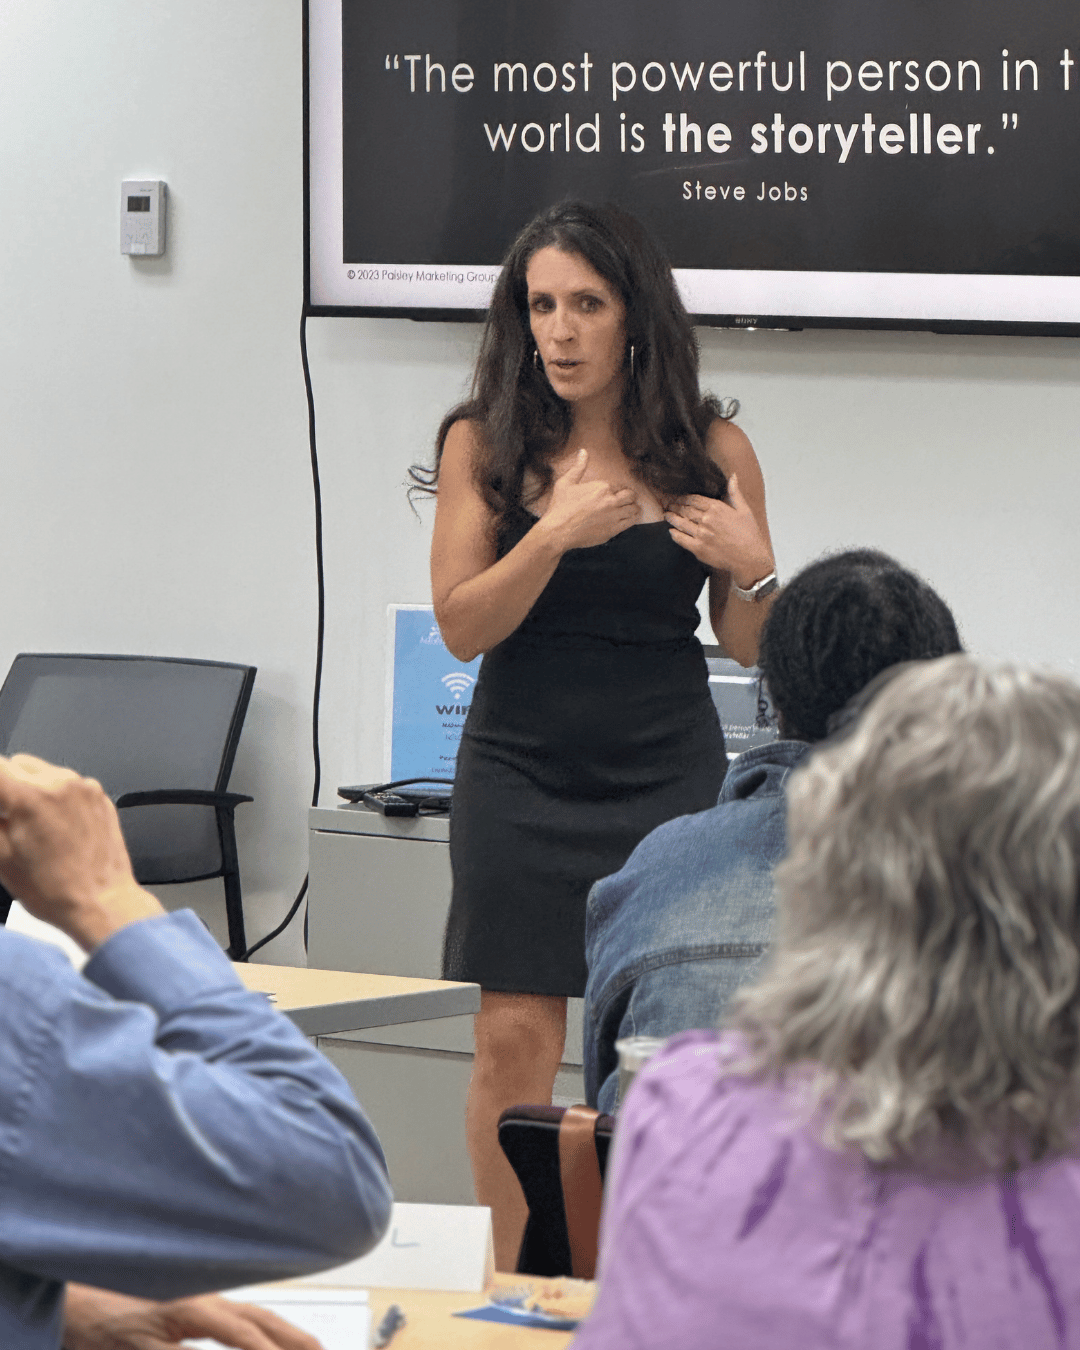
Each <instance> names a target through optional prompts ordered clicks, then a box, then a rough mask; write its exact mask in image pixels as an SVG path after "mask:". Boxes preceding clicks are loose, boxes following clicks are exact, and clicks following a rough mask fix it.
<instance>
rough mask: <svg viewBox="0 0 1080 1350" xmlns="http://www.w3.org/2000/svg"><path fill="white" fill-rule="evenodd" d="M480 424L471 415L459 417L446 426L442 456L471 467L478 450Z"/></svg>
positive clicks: (444, 458)
mask: <svg viewBox="0 0 1080 1350" xmlns="http://www.w3.org/2000/svg"><path fill="white" fill-rule="evenodd" d="M480 445H481V442H480V426H479V423H478V422H477V421H476V420H475V418H472V417H459V418H458V419H457V420H456V421H455V422H451V424H450V426H449V427H448V428H447V432H446V439H445V441H443V452H442V457H443V461H444V462H445V461H446V459H447V457H448V456H449V457H450V458H451V459H452V460H454V461H456V462H457V463H458V464H460V465H466V466H468V467H469V468H472V467H473V466H474V465H475V463H476V457H477V454H478V453H479V451H480Z"/></svg>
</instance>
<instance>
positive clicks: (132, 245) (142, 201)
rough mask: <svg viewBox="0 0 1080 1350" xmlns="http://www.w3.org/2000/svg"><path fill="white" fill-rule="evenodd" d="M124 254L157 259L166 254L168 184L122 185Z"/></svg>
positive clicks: (151, 181)
mask: <svg viewBox="0 0 1080 1350" xmlns="http://www.w3.org/2000/svg"><path fill="white" fill-rule="evenodd" d="M120 252H121V253H132V254H135V255H137V256H138V257H144V258H156V257H159V256H160V255H161V254H162V253H164V252H165V184H164V182H162V180H161V179H160V178H130V179H127V180H125V181H124V182H123V183H121V184H120Z"/></svg>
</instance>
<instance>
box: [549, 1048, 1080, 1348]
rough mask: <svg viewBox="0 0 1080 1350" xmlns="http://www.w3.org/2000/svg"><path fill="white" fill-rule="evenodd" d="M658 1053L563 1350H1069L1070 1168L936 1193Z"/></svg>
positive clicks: (1073, 1176) (920, 1178) (1072, 1308)
mask: <svg viewBox="0 0 1080 1350" xmlns="http://www.w3.org/2000/svg"><path fill="white" fill-rule="evenodd" d="M725 1043H726V1045H727V1046H728V1047H730V1046H731V1045H732V1044H733V1042H732V1041H731V1040H730V1039H728V1038H724V1040H723V1041H721V1039H720V1038H719V1037H718V1036H717V1035H716V1034H715V1033H712V1032H703V1031H691V1032H686V1033H684V1034H683V1035H680V1036H677V1037H674V1038H673V1039H672V1040H671V1041H670V1042H669V1043H668V1045H667V1046H666V1047H665V1049H664V1050H663V1051H662V1052H661V1053H660V1054H659V1055H658V1056H657V1057H656V1058H655V1059H653V1060H652V1061H651V1062H650V1064H649V1065H648V1066H647V1067H646V1068H645V1069H644V1070H643V1071H642V1072H641V1073H640V1074H639V1075H638V1079H637V1081H636V1082H635V1084H634V1087H633V1090H632V1091H631V1092H630V1094H629V1096H628V1097H627V1100H626V1102H625V1104H624V1106H623V1107H622V1110H621V1112H620V1116H619V1126H618V1131H617V1133H616V1140H615V1148H614V1152H613V1155H612V1160H611V1165H610V1169H609V1172H608V1180H607V1188H606V1195H605V1203H604V1213H603V1219H602V1222H601V1229H600V1262H599V1266H600V1269H599V1280H600V1288H599V1293H598V1295H597V1300H596V1305H595V1307H594V1310H593V1312H592V1314H591V1315H590V1317H589V1318H588V1320H587V1321H586V1322H584V1323H583V1324H582V1327H581V1330H580V1332H579V1334H578V1336H577V1338H576V1339H575V1341H574V1350H634V1347H639V1346H640V1347H643V1348H644V1347H648V1348H649V1350H665V1347H668V1346H670V1347H672V1350H727V1348H728V1347H730V1348H731V1350H765V1347H768V1348H769V1350H791V1348H797V1350H847V1348H848V1347H851V1348H852V1350H854V1348H855V1347H859V1350H863V1348H865V1350H959V1347H969V1348H970V1350H1013V1347H1015V1348H1016V1350H1044V1348H1045V1350H1080V1161H1077V1160H1075V1159H1072V1158H1068V1159H1056V1160H1054V1161H1052V1162H1048V1163H1043V1164H1040V1165H1038V1166H1034V1167H1028V1168H1024V1169H1023V1170H1021V1171H1019V1172H1017V1173H1014V1174H1011V1175H1008V1176H990V1177H982V1178H979V1179H977V1180H972V1181H941V1180H938V1179H934V1178H930V1177H927V1176H924V1175H920V1174H919V1173H917V1172H912V1171H901V1170H896V1169H882V1168H877V1167H874V1166H873V1165H872V1164H870V1163H868V1162H866V1161H865V1160H864V1159H863V1158H862V1157H861V1156H860V1155H851V1154H841V1153H837V1152H835V1151H833V1150H830V1149H827V1148H825V1147H824V1146H823V1145H822V1144H820V1143H818V1142H817V1141H816V1139H815V1138H814V1137H813V1135H812V1134H811V1133H810V1131H809V1130H807V1129H806V1128H805V1127H801V1126H799V1125H797V1124H794V1123H793V1122H792V1117H791V1111H790V1106H789V1104H788V1099H787V1098H785V1096H784V1094H783V1093H782V1092H781V1090H780V1089H778V1088H777V1087H775V1086H765V1085H762V1084H759V1083H752V1082H748V1081H747V1080H745V1079H739V1078H728V1079H720V1078H719V1077H718V1073H717V1065H718V1057H719V1052H720V1049H721V1047H722V1046H723V1045H724V1044H725Z"/></svg>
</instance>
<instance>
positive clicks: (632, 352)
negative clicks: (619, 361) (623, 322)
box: [630, 342, 634, 379]
mask: <svg viewBox="0 0 1080 1350" xmlns="http://www.w3.org/2000/svg"><path fill="white" fill-rule="evenodd" d="M630 378H631V379H633V378H634V344H633V343H632V342H631V344H630Z"/></svg>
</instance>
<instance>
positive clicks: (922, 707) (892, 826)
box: [575, 656, 1080, 1350]
mask: <svg viewBox="0 0 1080 1350" xmlns="http://www.w3.org/2000/svg"><path fill="white" fill-rule="evenodd" d="M788 829H789V845H790V853H789V856H788V858H787V860H786V861H785V862H784V863H783V864H782V866H781V867H780V869H778V873H777V891H778V931H777V934H776V940H775V945H774V949H773V957H772V960H771V962H770V965H769V968H768V970H767V971H766V973H765V975H764V976H763V977H762V979H761V980H760V982H759V983H758V984H757V985H755V986H752V987H750V988H748V989H746V990H744V991H742V993H741V994H740V995H739V996H738V997H737V999H736V1001H735V1002H734V1004H733V1005H732V1009H731V1019H730V1024H731V1029H730V1030H728V1031H727V1032H725V1033H723V1034H722V1035H721V1036H720V1038H719V1040H718V1039H717V1037H716V1035H715V1034H712V1033H704V1032H689V1033H686V1034H685V1035H683V1036H680V1037H678V1038H676V1039H674V1040H673V1041H671V1042H670V1043H669V1045H668V1046H667V1047H666V1048H665V1050H664V1051H663V1052H662V1053H661V1054H660V1055H659V1056H657V1057H656V1059H654V1060H653V1061H652V1062H651V1063H650V1065H649V1066H648V1067H647V1068H646V1069H645V1070H643V1072H642V1073H641V1074H639V1076H638V1079H637V1081H636V1082H635V1084H634V1086H633V1088H632V1090H631V1092H630V1094H629V1096H628V1098H627V1101H626V1103H625V1105H624V1107H623V1113H622V1115H621V1116H620V1124H619V1131H618V1134H617V1138H616V1146H615V1155H614V1157H613V1161H612V1165H611V1168H610V1171H609V1177H608V1189H607V1196H606V1202H605V1211H604V1218H603V1224H602V1230H601V1257H600V1291H599V1296H598V1299H597V1303H596V1307H595V1309H594V1312H593V1314H592V1316H591V1317H590V1319H589V1320H588V1321H587V1322H586V1323H585V1324H584V1326H583V1328H582V1333H581V1335H580V1336H579V1338H578V1340H577V1342H575V1345H576V1346H577V1347H579V1350H598V1347H607V1346H611V1347H615V1346H618V1347H620V1350H622V1348H629V1347H635V1346H646V1345H647V1346H658V1345H678V1346H679V1347H680V1350H693V1348H694V1347H709V1348H710V1350H714V1348H715V1347H719V1346H733V1347H734V1346H738V1347H739V1350H759V1348H760V1350H764V1347H769V1348H770V1350H772V1348H773V1347H781V1346H784V1347H786V1346H790V1345H798V1346H799V1347H800V1350H825V1348H826V1347H828V1348H829V1350H834V1348H835V1347H838V1346H845V1347H847V1346H850V1347H874V1350H931V1347H933V1350H954V1347H956V1348H957V1350H959V1347H961V1346H965V1347H974V1346H979V1347H982V1346H991V1345H993V1346H995V1347H1000V1348H1001V1350H1011V1348H1012V1347H1017V1348H1019V1347H1023V1350H1042V1347H1047V1350H1049V1347H1054V1348H1055V1350H1059V1348H1062V1347H1075V1346H1080V1264H1078V1262H1077V1260H1076V1256H1077V1253H1078V1251H1080V1237H1078V1233H1080V1159H1078V1125H1080V687H1078V686H1077V685H1076V684H1074V683H1073V682H1072V681H1070V680H1068V679H1066V678H1065V677H1064V676H1058V675H1052V674H1047V673H1038V672H1034V671H1027V670H1023V669H1020V668H1018V667H1015V666H1008V665H993V664H990V663H987V662H983V661H979V660H977V659H975V658H973V657H969V656H950V657H944V658H942V659H940V660H936V661H930V662H919V663H915V664H913V665H911V666H910V667H908V668H906V669H904V670H902V671H900V672H899V673H898V674H897V675H896V677H895V678H894V679H892V680H890V681H888V682H887V683H886V685H885V687H884V688H881V689H879V690H878V692H877V693H876V695H875V697H874V698H873V699H872V701H870V703H869V706H868V707H867V708H866V709H865V710H864V711H863V713H862V715H861V716H860V718H859V719H858V720H857V721H856V722H855V723H854V725H853V726H852V727H850V728H849V729H848V730H847V732H846V733H845V734H844V736H843V738H842V739H838V740H837V741H836V742H834V743H826V744H825V745H824V746H822V747H821V748H820V749H819V750H818V751H817V752H816V753H814V754H813V755H812V756H811V757H810V759H809V760H808V761H807V763H806V765H805V766H803V767H802V768H801V769H799V770H798V771H797V772H796V774H795V775H793V779H792V783H791V785H790V788H789V822H788Z"/></svg>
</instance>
